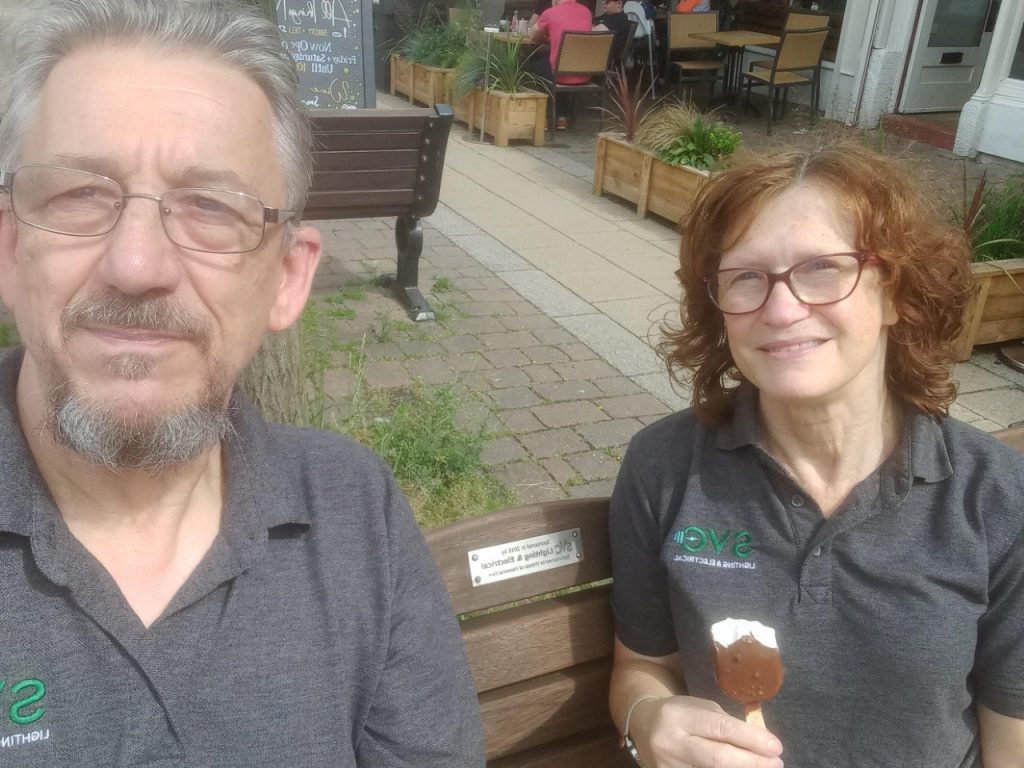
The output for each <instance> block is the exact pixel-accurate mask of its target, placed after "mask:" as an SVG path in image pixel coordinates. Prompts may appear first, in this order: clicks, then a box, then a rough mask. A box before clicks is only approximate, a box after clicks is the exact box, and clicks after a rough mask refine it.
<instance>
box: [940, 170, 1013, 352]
mask: <svg viewBox="0 0 1024 768" xmlns="http://www.w3.org/2000/svg"><path fill="white" fill-rule="evenodd" d="M966 177H967V172H966V166H965V168H964V213H963V214H962V215H961V216H957V217H956V218H957V219H958V220H959V223H960V225H961V226H962V227H963V230H964V233H965V234H966V235H967V237H968V238H969V239H970V241H971V246H972V250H973V252H974V262H973V263H972V264H971V272H972V273H973V275H974V283H975V291H974V296H973V298H972V300H971V303H970V304H969V305H968V307H967V312H966V317H965V323H964V330H963V331H962V332H961V334H960V336H959V338H958V339H957V341H956V344H955V353H956V359H957V360H967V359H969V358H970V356H971V349H972V348H973V347H974V346H975V345H976V344H993V343H998V342H1004V341H1013V340H1014V339H1019V338H1022V337H1024V175H1021V176H1015V177H1011V178H1010V179H1008V180H1007V181H1006V182H1005V183H1004V184H1003V185H1002V186H1001V187H999V188H997V189H990V188H989V187H988V183H987V176H986V174H982V176H981V178H980V179H979V180H978V183H977V186H976V187H975V189H974V194H973V196H972V198H971V202H970V204H967V178H966Z"/></svg>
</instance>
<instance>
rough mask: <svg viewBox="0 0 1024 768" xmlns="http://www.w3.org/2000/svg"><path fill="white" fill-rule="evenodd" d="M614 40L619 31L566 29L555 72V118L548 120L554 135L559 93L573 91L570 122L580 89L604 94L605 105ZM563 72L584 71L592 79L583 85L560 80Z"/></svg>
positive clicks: (583, 73) (552, 90)
mask: <svg viewBox="0 0 1024 768" xmlns="http://www.w3.org/2000/svg"><path fill="white" fill-rule="evenodd" d="M614 42H615V35H614V34H612V33H611V32H566V33H564V34H563V35H562V46H561V47H560V48H559V49H558V61H557V62H556V63H555V69H554V71H553V72H552V73H551V74H552V77H551V119H550V120H549V121H548V130H550V131H552V136H553V135H554V134H553V132H554V130H555V121H556V120H557V119H558V115H557V110H556V106H555V101H556V97H557V95H558V94H559V93H568V94H569V98H570V102H569V114H568V119H569V123H570V124H571V123H572V116H573V108H574V107H575V103H574V101H573V100H574V99H575V98H576V94H577V93H597V94H600V96H601V104H602V106H603V105H604V97H605V93H606V90H607V74H608V67H609V65H610V64H611V57H612V44H613V43H614ZM560 75H581V76H586V77H589V78H590V80H589V81H588V82H586V83H580V84H579V85H566V84H564V83H559V82H558V78H559V76H560Z"/></svg>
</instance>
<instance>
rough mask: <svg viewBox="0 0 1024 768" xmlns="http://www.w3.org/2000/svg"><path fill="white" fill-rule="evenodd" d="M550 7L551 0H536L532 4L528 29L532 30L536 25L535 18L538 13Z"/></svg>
mask: <svg viewBox="0 0 1024 768" xmlns="http://www.w3.org/2000/svg"><path fill="white" fill-rule="evenodd" d="M550 7H551V0H537V2H536V3H534V5H533V13H532V14H531V15H530V29H531V30H532V29H533V28H534V27H536V26H537V20H538V19H539V18H540V15H541V14H542V13H544V11H546V10H547V9H548V8H550Z"/></svg>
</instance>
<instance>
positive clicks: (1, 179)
mask: <svg viewBox="0 0 1024 768" xmlns="http://www.w3.org/2000/svg"><path fill="white" fill-rule="evenodd" d="M22 168H54V169H57V170H61V171H75V172H76V173H86V174H89V175H90V176H94V177H96V178H97V179H103V180H104V181H109V182H110V183H111V184H113V185H115V186H116V187H117V188H118V189H119V190H121V205H120V207H119V208H115V210H116V211H117V216H116V217H115V218H114V222H113V223H112V224H111V225H110V227H109V228H107V229H105V230H104V231H103V232H96V233H94V234H91V235H82V234H78V233H76V232H63V231H61V230H58V229H49V228H48V227H42V226H40V225H38V224H33V223H32V222H31V221H26V220H25V219H23V218H21V216H20V215H18V211H17V209H16V208H15V207H14V180H15V177H16V176H17V174H18V171H20V170H21V169H22ZM184 189H188V190H196V191H205V192H218V193H220V194H228V195H237V196H238V197H247V198H249V199H250V200H255V201H256V202H257V203H258V204H259V206H260V207H261V208H262V209H263V222H262V224H263V229H262V230H261V231H260V239H259V241H258V242H257V243H256V245H254V246H253V247H252V248H246V249H245V250H241V251H208V250H205V249H203V248H194V247H192V246H189V245H182V244H181V243H179V242H178V241H177V240H175V239H174V238H173V237H171V233H170V232H168V231H167V223H166V220H165V218H164V211H167V209H166V208H164V205H163V198H164V195H166V194H167V193H168V192H176V191H178V190H184ZM3 190H6V191H7V192H8V194H9V195H10V204H11V212H12V213H13V214H14V218H16V219H17V220H18V221H20V222H21V223H22V224H25V225H26V226H29V227H33V228H34V229H40V230H42V231H43V232H51V233H53V234H55V235H64V236H65V237H103V236H104V235H109V234H110V233H111V232H113V231H114V228H115V227H116V226H117V225H118V222H120V221H121V214H122V213H123V212H124V207H125V206H124V203H125V201H126V200H129V199H131V198H133V197H138V198H142V199H144V200H152V201H153V202H155V203H157V205H159V206H160V213H161V215H160V225H161V226H162V227H163V230H164V234H165V235H167V239H168V240H170V241H171V242H172V243H174V244H175V245H176V246H178V247H179V248H184V249H185V250H188V251H196V252H197V253H221V254H233V253H252V252H253V251H255V250H257V249H258V248H259V247H260V246H261V245H263V241H264V239H266V236H267V225H268V224H284V223H287V222H289V221H293V220H295V219H297V218H298V216H299V213H300V212H299V211H288V210H285V209H283V208H271V207H270V206H268V205H264V204H263V201H262V200H260V199H259V198H258V197H256V196H254V195H250V194H249V193H247V192H235V191H234V190H230V189H216V188H213V187H175V188H174V189H167V190H164V192H163V194H161V195H147V194H144V193H142V192H125V190H124V187H123V186H121V184H120V183H119V182H117V181H115V180H114V179H111V178H110V177H109V176H103V175H101V174H98V173H93V172H92V171H83V170H82V169H80V168H67V167H65V166H62V165H49V164H47V163H29V164H27V165H23V166H20V167H19V168H16V169H15V170H13V171H2V170H0V191H3Z"/></svg>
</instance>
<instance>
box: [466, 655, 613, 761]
mask: <svg viewBox="0 0 1024 768" xmlns="http://www.w3.org/2000/svg"><path fill="white" fill-rule="evenodd" d="M610 677H611V659H605V660H602V661H593V662H590V663H588V664H582V665H580V666H578V667H574V668H573V669H572V671H571V672H554V673H552V674H550V675H545V676H544V677H540V678H535V679H533V680H527V681H525V682H522V683H517V684H516V685H510V686H507V687H505V688H502V689H500V690H497V691H490V692H488V693H484V694H481V695H480V717H481V719H482V720H483V725H484V739H485V741H486V743H487V759H488V760H491V759H494V758H498V757H506V756H508V755H511V754H514V753H516V752H520V751H522V750H524V749H528V748H530V747H535V746H537V745H539V744H544V743H546V742H549V741H552V740H554V739H558V738H561V737H564V736H568V735H572V734H577V733H582V732H584V731H588V730H591V729H593V728H597V727H600V726H603V725H607V724H608V722H609V717H608V681H609V679H610Z"/></svg>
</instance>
